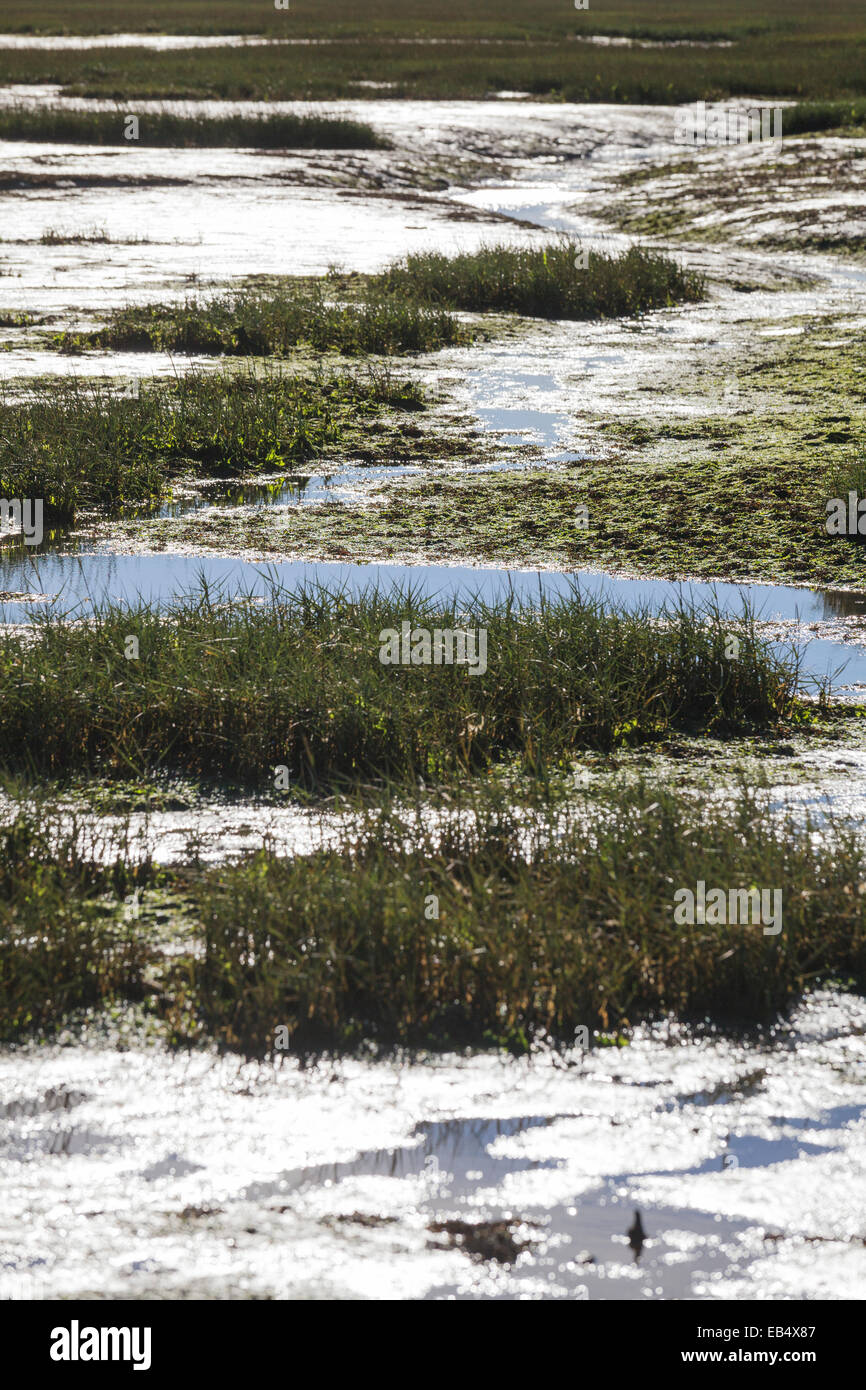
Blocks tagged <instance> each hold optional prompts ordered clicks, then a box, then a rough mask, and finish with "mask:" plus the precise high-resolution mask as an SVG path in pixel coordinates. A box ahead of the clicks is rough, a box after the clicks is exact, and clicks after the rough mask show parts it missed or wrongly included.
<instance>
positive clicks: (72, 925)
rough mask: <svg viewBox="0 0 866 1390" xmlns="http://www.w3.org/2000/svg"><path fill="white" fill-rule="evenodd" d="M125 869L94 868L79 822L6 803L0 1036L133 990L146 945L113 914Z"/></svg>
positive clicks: (0, 862) (139, 986) (48, 1024)
mask: <svg viewBox="0 0 866 1390" xmlns="http://www.w3.org/2000/svg"><path fill="white" fill-rule="evenodd" d="M127 879H128V874H127V870H126V869H125V867H124V865H123V863H122V861H121V860H117V861H116V862H115V864H114V866H113V867H112V868H110V869H103V868H99V867H98V866H96V865H95V864H93V863H92V862H91V861H90V860H88V859H87V858H86V857H85V856H84V855H83V854H82V853H81V850H80V848H79V843H78V834H77V831H76V828H75V826H74V825H73V826H71V827H70V826H69V825H68V823H64V822H63V821H62V820H61V819H59V818H57V817H54V818H52V817H50V816H45V815H43V814H39V815H35V814H33V813H32V812H31V813H30V814H27V813H26V812H23V811H21V810H19V809H18V808H16V807H15V806H14V805H13V806H12V812H11V814H9V813H5V814H4V823H3V824H2V825H0V1039H2V1040H3V1041H6V1040H8V1039H10V1038H14V1037H16V1036H18V1035H19V1034H21V1033H23V1032H27V1031H30V1030H33V1029H38V1028H41V1029H50V1028H53V1027H55V1026H56V1025H57V1024H58V1023H59V1022H60V1021H61V1020H62V1019H63V1018H64V1017H65V1016H66V1015H67V1014H68V1013H69V1012H70V1011H71V1010H74V1009H80V1008H85V1007H89V1006H91V1005H101V1004H105V1003H107V1002H108V1001H109V1000H111V999H114V998H116V997H123V998H126V999H139V998H141V997H142V994H143V991H144V971H145V967H146V965H147V962H148V959H149V957H150V951H149V949H148V947H147V946H146V945H145V944H144V943H143V942H142V941H140V940H139V939H137V936H136V933H135V931H134V930H133V929H132V927H131V926H128V925H126V924H125V923H124V922H123V921H122V920H120V919H119V917H118V913H117V901H118V896H121V897H122V896H123V893H124V892H125V890H126V885H127Z"/></svg>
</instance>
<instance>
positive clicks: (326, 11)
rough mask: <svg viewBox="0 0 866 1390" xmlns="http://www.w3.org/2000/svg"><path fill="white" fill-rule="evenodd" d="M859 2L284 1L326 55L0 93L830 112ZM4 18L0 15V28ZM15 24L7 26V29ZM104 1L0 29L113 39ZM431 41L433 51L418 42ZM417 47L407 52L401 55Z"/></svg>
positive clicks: (162, 64) (227, 7)
mask: <svg viewBox="0 0 866 1390" xmlns="http://www.w3.org/2000/svg"><path fill="white" fill-rule="evenodd" d="M862 8H863V7H862V0H834V4H833V5H832V6H824V7H820V6H815V5H807V4H805V3H800V4H796V5H795V4H792V3H791V0H764V2H763V4H762V5H761V11H760V14H759V15H758V14H756V11H755V6H754V3H753V0H725V3H724V5H722V6H720V7H713V9H712V12H710V11H709V10H708V6H707V4H706V3H705V0H700V2H699V0H653V4H652V5H651V6H649V5H647V3H646V0H616V3H613V2H612V0H608V2H607V3H605V5H604V6H595V5H593V6H591V7H590V9H589V10H587V11H582V12H581V11H575V10H574V8H573V5H571V4H564V3H563V0H535V3H533V5H532V6H527V5H526V4H525V3H520V2H519V0H479V3H477V4H475V5H473V7H472V10H471V12H469V11H467V8H466V6H465V4H463V5H460V4H458V3H457V0H435V3H433V0H413V3H412V4H406V3H398V0H371V3H370V4H368V5H367V6H365V7H364V10H363V13H361V12H360V11H359V9H358V7H357V5H354V6H352V5H349V3H348V0H329V3H328V4H327V5H325V6H323V5H321V4H319V3H314V0H292V6H291V29H292V34H293V35H296V36H307V37H325V38H329V39H332V40H336V41H337V42H332V43H329V44H325V45H321V46H316V47H313V48H307V47H291V46H288V47H283V48H249V49H243V48H224V49H210V50H198V51H189V52H148V51H146V50H143V49H123V50H115V51H112V50H101V51H95V52H79V53H75V52H61V51H55V52H38V51H30V52H28V51H27V50H16V51H11V52H7V53H2V52H0V82H2V83H4V84H9V83H13V82H15V83H24V82H27V83H61V84H72V87H73V90H74V91H75V93H76V94H77V95H91V96H102V97H106V96H107V97H109V98H118V97H121V98H122V99H123V100H128V99H129V98H131V97H133V96H139V97H150V98H157V99H158V98H165V97H224V98H227V99H232V100H234V99H240V100H249V99H260V100H265V101H275V100H289V99H297V98H311V99H313V100H318V99H322V98H332V97H340V98H346V97H349V98H357V97H365V96H367V97H373V98H376V97H378V96H380V92H379V91H377V90H376V89H375V88H368V87H364V86H362V85H360V84H361V83H364V82H368V81H371V80H372V81H374V82H387V83H390V84H393V85H392V86H390V87H389V89H388V96H389V97H392V96H394V97H413V98H429V99H440V100H441V99H443V98H446V99H447V98H458V99H468V98H479V97H480V98H484V97H489V96H490V95H492V94H493V93H495V92H497V91H501V90H502V89H503V88H508V89H510V90H512V91H514V90H518V91H525V92H530V93H531V94H533V95H535V96H538V97H540V98H542V99H550V98H553V99H554V100H566V101H601V102H638V103H644V102H662V103H665V104H667V103H676V102H683V101H694V100H696V99H697V98H698V97H703V98H704V99H706V100H719V99H724V98H726V97H738V96H755V95H758V94H760V95H762V96H764V97H767V98H769V97H772V96H776V97H785V96H792V95H801V96H804V97H813V98H818V99H832V98H837V97H839V96H840V95H843V96H847V95H849V94H851V95H855V94H863V92H864V70H863V62H862V47H861V45H862V39H863V34H864V31H863V15H862ZM7 10H8V11H9V13H8V14H7V13H6V12H7ZM286 20H287V16H286V14H285V13H283V12H280V11H276V12H275V11H274V9H273V7H272V6H256V7H253V8H251V7H250V6H249V4H247V5H241V4H240V3H228V4H217V2H216V0H213V3H210V4H208V6H206V7H202V5H201V3H200V2H199V3H193V2H192V0H187V3H186V4H185V5H176V4H173V5H171V6H169V5H159V4H157V3H153V2H152V3H148V4H147V5H146V6H145V7H144V8H142V7H141V6H139V7H137V10H136V20H135V25H136V28H139V27H140V28H142V29H145V28H147V29H152V30H157V31H160V30H166V31H169V32H171V31H173V32H180V33H196V32H199V33H200V32H207V33H214V32H223V33H226V32H230V33H245V32H256V33H270V34H272V35H274V36H277V37H283V36H284V35H285V33H286ZM16 21H17V22H16ZM128 24H129V19H128V17H127V19H126V21H124V19H123V17H119V12H118V10H117V9H116V7H110V6H108V5H107V4H106V3H105V0H95V3H94V2H93V0H77V3H76V5H75V7H74V11H73V10H72V9H71V8H70V6H69V4H68V0H67V3H65V4H63V3H62V0H38V4H36V5H33V4H28V5H26V6H25V5H24V4H22V3H20V0H16V3H8V4H6V5H4V20H3V25H4V27H6V26H9V27H15V28H22V27H23V28H27V29H33V28H39V29H43V30H44V31H45V32H55V33H56V32H61V33H63V32H69V31H70V30H72V29H78V30H84V31H90V32H92V31H94V30H96V31H97V32H98V31H99V30H100V29H107V30H112V29H116V28H117V27H118V26H120V27H126V26H128ZM598 33H601V34H610V35H622V36H628V37H639V38H650V39H654V40H656V41H659V40H662V41H663V40H665V39H668V40H682V39H693V40H710V41H712V40H716V39H728V40H733V41H734V46H733V47H731V48H688V47H684V48H664V47H660V48H639V47H636V48H621V47H611V48H600V47H597V46H595V45H592V44H584V43H575V42H572V41H571V40H572V39H574V38H575V37H576V36H577V35H587V34H598ZM431 38H433V39H438V40H440V41H441V40H443V39H444V40H445V41H446V43H447V48H443V47H442V46H441V43H440V44H436V43H434V44H430V43H425V42H424V40H425V39H428V40H429V39H431ZM413 40H420V42H412V41H413Z"/></svg>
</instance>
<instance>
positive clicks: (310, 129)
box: [0, 105, 389, 150]
mask: <svg viewBox="0 0 866 1390" xmlns="http://www.w3.org/2000/svg"><path fill="white" fill-rule="evenodd" d="M129 114H130V113H129V112H127V111H126V110H125V109H124V108H122V107H119V106H118V107H117V109H116V110H114V111H102V110H100V111H92V110H83V111H77V110H72V109H69V108H67V107H59V106H58V107H49V106H39V107H30V106H23V105H16V106H4V107H2V108H0V140H28V141H34V142H35V141H44V142H46V143H49V144H58V145H72V144H74V145H127V146H129V145H130V143H132V141H134V144H135V145H136V146H139V145H141V146H149V145H162V146H173V147H175V148H179V147H183V146H195V147H199V148H201V147H217V146H221V147H227V148H232V149H243V148H247V149H259V150H285V149H306V150H315V149H320V150H326V149H327V150H378V149H387V148H388V147H389V142H388V141H387V140H386V139H385V138H384V136H381V135H379V134H377V132H376V131H375V130H373V128H372V126H369V125H365V124H364V123H363V122H362V121H351V120H347V119H345V118H344V117H336V116H298V115H293V114H291V113H283V112H278V113H272V114H268V115H263V116H242V115H231V116H199V115H178V113H177V112H175V111H147V112H142V113H141V115H140V116H138V117H136V120H137V122H138V124H137V126H136V127H135V135H134V136H132V137H131V138H130V137H128V136H127V135H126V133H125V132H126V130H127V129H129V127H128V126H127V121H128V119H129Z"/></svg>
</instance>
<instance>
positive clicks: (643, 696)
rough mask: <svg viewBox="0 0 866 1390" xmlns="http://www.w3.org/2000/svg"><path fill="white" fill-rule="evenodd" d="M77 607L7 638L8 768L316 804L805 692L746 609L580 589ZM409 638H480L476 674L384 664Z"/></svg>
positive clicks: (770, 721) (765, 718)
mask: <svg viewBox="0 0 866 1390" xmlns="http://www.w3.org/2000/svg"><path fill="white" fill-rule="evenodd" d="M229 598H232V599H233V601H231V602H229ZM86 613H87V618H88V620H87V622H85V623H79V624H72V625H70V624H69V623H68V622H67V621H65V620H64V618H63V615H62V614H61V613H60V612H58V611H57V610H56V609H55V608H53V607H49V608H47V609H45V610H44V611H42V612H40V613H38V614H35V615H34V627H35V640H31V639H30V637H29V636H22V635H21V634H20V633H18V632H12V631H9V630H6V631H3V632H2V633H0V707H2V710H3V718H2V722H0V765H4V766H6V767H7V768H9V769H18V770H25V769H33V770H36V771H38V772H41V773H45V774H49V775H53V776H60V775H63V774H64V773H71V772H73V771H76V770H85V771H86V770H90V771H93V772H105V773H109V774H110V773H115V774H119V775H124V776H125V775H130V774H132V775H142V774H143V773H144V772H145V771H147V770H148V769H150V770H154V769H163V770H167V769H175V770H178V771H183V772H185V773H187V774H190V775H193V776H218V777H222V778H228V779H232V780H235V781H237V782H240V783H243V784H246V785H247V786H252V787H254V788H258V789H259V790H260V791H261V792H263V793H265V792H268V791H270V790H272V789H273V786H274V769H275V767H278V766H284V767H285V768H286V769H287V777H288V778H289V779H290V782H291V785H292V786H294V787H296V788H303V789H309V790H314V791H321V790H326V789H328V788H329V787H333V786H340V785H357V784H359V783H363V782H368V781H371V780H382V779H391V780H394V781H398V780H404V781H406V782H408V783H415V782H416V781H417V780H418V779H422V780H424V781H425V782H426V781H433V782H435V781H439V780H441V779H443V778H447V777H448V776H453V775H460V774H461V773H463V772H465V771H467V770H469V769H484V768H488V767H490V766H492V765H494V764H495V763H497V762H499V761H502V760H506V759H512V758H516V759H517V760H518V762H519V763H520V765H521V766H523V767H524V768H525V769H526V770H527V771H528V772H530V773H532V774H534V775H536V776H540V777H545V776H547V775H548V773H549V771H550V769H551V768H552V767H554V766H556V765H557V764H561V763H562V761H563V759H566V758H567V757H568V756H569V755H570V753H571V751H572V750H573V749H575V748H587V747H590V748H611V747H614V746H616V745H618V744H621V743H629V742H640V741H642V740H647V739H653V738H657V737H659V736H661V735H663V734H665V733H667V732H669V731H670V730H671V729H674V728H693V729H703V730H715V731H718V732H725V731H732V730H735V729H740V728H743V727H747V726H751V725H756V726H757V725H762V726H764V727H767V726H773V725H775V724H776V723H778V722H779V721H780V720H782V719H784V718H785V717H787V716H789V715H790V714H791V712H792V708H793V701H794V695H795V686H796V669H795V665H794V663H793V662H792V661H790V660H787V659H784V658H782V657H780V656H778V655H776V654H774V653H773V652H772V651H771V649H770V648H769V647H768V646H767V644H766V643H764V642H763V641H762V640H761V639H759V638H758V637H757V635H756V633H755V631H754V629H753V626H752V623H751V619H750V618H749V616H748V615H745V616H744V617H743V618H742V619H741V620H739V621H737V622H735V623H732V622H731V621H730V620H729V619H724V620H723V619H722V617H721V615H720V614H718V613H716V612H715V611H713V610H710V609H707V610H698V609H690V608H688V607H685V606H683V607H681V608H679V609H677V610H671V611H670V612H669V613H668V614H667V616H666V618H665V620H664V621H661V622H654V621H651V620H650V618H649V615H648V613H636V614H625V613H619V612H616V611H611V610H608V609H604V608H603V607H602V606H601V605H599V604H597V603H595V602H593V601H591V600H589V599H585V598H583V597H582V596H581V595H580V594H579V592H578V591H576V590H575V592H574V593H572V594H571V595H570V596H568V597H566V598H562V599H557V600H549V599H541V598H539V601H538V605H537V606H530V605H527V604H526V603H521V602H518V600H517V599H516V598H509V599H507V600H503V601H501V602H496V603H493V604H485V603H482V602H480V601H474V602H473V603H472V605H471V609H470V610H469V611H467V609H466V607H465V605H464V606H461V605H459V604H458V602H457V601H456V600H455V601H454V602H453V603H451V604H450V605H442V604H436V603H434V602H433V601H432V600H424V599H422V598H420V597H419V596H418V595H416V594H413V593H412V592H411V591H410V590H406V591H401V590H395V591H393V592H391V593H381V592H378V591H377V590H375V589H370V590H365V591H363V592H362V593H361V594H360V595H359V596H357V597H352V596H351V595H350V594H348V593H345V592H342V591H335V590H328V589H326V588H309V589H299V590H296V591H286V590H282V589H280V588H278V587H277V586H276V584H274V585H272V586H271V591H270V595H269V596H268V597H266V598H265V599H258V600H255V599H248V600H247V601H243V598H242V597H241V596H238V595H234V596H231V595H228V594H226V593H225V592H220V591H214V590H212V589H208V588H207V587H206V586H204V585H203V587H202V589H201V591H200V592H198V593H196V594H193V595H191V596H189V597H188V598H187V599H186V600H184V601H182V602H179V603H178V605H177V606H175V607H174V608H173V609H171V610H169V611H168V612H157V611H156V610H155V609H153V608H151V607H148V606H147V605H144V604H140V605H139V606H138V607H133V608H131V609H127V608H124V607H116V606H111V605H108V604H106V605H103V606H101V607H100V606H98V605H90V604H88V606H87V610H86ZM404 624H408V627H405V628H404ZM416 629H426V630H428V632H434V631H435V630H436V629H439V630H449V631H452V632H459V631H463V632H466V631H467V630H468V631H469V632H474V633H476V637H475V638H473V641H476V640H477V643H478V645H477V646H475V647H473V648H472V649H471V651H470V652H469V661H470V662H472V661H475V663H476V666H477V668H478V669H476V670H475V671H472V672H471V673H470V669H469V666H468V664H467V663H466V660H465V656H466V654H465V653H464V664H462V665H461V664H457V663H456V662H455V661H454V657H453V655H452V658H451V660H452V663H453V664H435V663H434V664H432V665H431V664H408V665H404V664H396V665H394V664H383V662H382V661H381V660H380V654H381V650H382V644H383V642H385V640H386V639H385V637H383V636H382V634H383V632H385V631H386V630H395V631H396V632H398V633H402V632H404V631H405V632H406V633H409V632H411V631H415V630H416ZM479 629H481V630H483V631H484V633H485V634H486V636H485V639H484V640H485V644H486V647H485V660H484V664H483V668H482V663H481V661H480V660H476V657H478V656H479V654H480V640H481V639H480V637H477V633H478V630H479ZM732 635H735V636H736V637H737V639H738V641H739V644H740V646H739V655H738V657H737V659H736V660H731V659H729V658H728V657H726V651H727V652H729V651H730V650H731V647H730V639H731V636H732ZM130 637H134V638H135V641H136V648H135V650H136V651H137V652H138V653H139V655H138V657H137V658H136V659H134V660H130V659H128V658H127V655H126V653H127V651H128V645H127V644H128V640H129V638H130ZM472 651H474V652H475V653H476V656H475V657H473V656H472ZM422 655H423V652H422ZM407 659H408V658H407ZM425 660H426V659H425Z"/></svg>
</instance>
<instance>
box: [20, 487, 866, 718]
mask: <svg viewBox="0 0 866 1390" xmlns="http://www.w3.org/2000/svg"><path fill="white" fill-rule="evenodd" d="M359 471H360V470H359ZM201 578H205V579H206V580H207V581H208V583H209V584H211V585H219V584H222V585H225V586H227V590H228V592H230V593H231V592H235V591H238V590H242V591H243V592H245V593H250V594H258V595H265V594H267V593H268V592H269V591H270V590H271V588H272V586H273V584H274V583H275V582H276V583H277V584H279V585H281V586H283V587H284V588H286V589H288V590H293V589H296V588H299V587H301V586H303V585H326V586H328V587H331V588H343V589H346V590H348V591H349V592H352V593H357V592H360V591H361V590H363V589H366V588H369V587H373V586H378V587H380V588H384V589H386V590H387V589H388V588H390V587H391V586H392V585H399V586H403V587H408V586H410V585H411V586H412V587H414V588H416V589H417V590H419V591H420V592H422V593H424V594H426V595H438V596H441V597H442V598H443V599H446V600H447V599H448V598H449V597H452V596H459V597H460V598H462V599H463V600H465V601H466V602H467V603H468V602H470V601H471V600H472V599H474V598H477V599H480V600H482V601H483V602H488V603H489V602H494V601H496V600H497V599H502V598H504V597H505V596H507V595H508V594H509V593H513V594H515V595H516V596H518V597H520V598H521V599H524V600H527V601H532V600H534V599H536V598H537V597H539V596H540V595H541V594H545V595H547V596H550V597H553V596H556V595H567V594H569V593H571V592H572V591H573V589H574V588H575V586H576V587H577V588H578V590H579V592H580V593H581V594H582V595H584V596H585V597H586V598H591V599H594V600H598V601H602V602H604V603H606V604H613V605H616V606H617V607H621V608H623V609H624V610H625V611H626V612H636V611H644V610H649V611H651V612H655V613H658V612H660V611H661V610H662V609H664V608H665V607H667V608H670V607H676V606H677V605H679V604H681V603H685V604H688V605H695V604H697V605H702V604H704V605H705V604H714V605H717V606H718V608H719V610H720V611H721V612H722V613H723V614H727V615H730V616H731V617H732V618H736V617H741V616H742V614H743V612H744V607H745V605H746V603H748V604H749V605H751V606H752V608H753V610H754V612H755V615H756V616H757V617H758V618H760V619H761V620H763V621H767V622H769V621H772V620H783V621H787V622H791V623H796V624H797V625H798V626H805V625H808V624H810V623H815V622H822V621H826V620H829V619H831V618H833V617H835V616H836V615H837V614H838V611H839V606H840V603H841V604H842V605H843V606H844V607H845V608H847V610H848V611H849V612H854V613H863V612H864V611H866V595H858V594H850V595H847V596H844V598H843V597H840V595H839V594H837V593H835V592H834V593H827V592H824V591H821V590H812V589H805V588H803V589H801V588H795V587H793V586H784V585H772V584H725V583H715V584H711V583H698V582H696V581H690V582H683V583H682V584H676V583H674V582H671V581H668V580H657V579H631V578H622V577H619V576H615V575H610V574H607V573H605V572H604V571H600V570H589V569H581V570H574V571H571V572H562V571H558V570H519V569H491V568H484V567H480V566H479V567H478V568H473V567H470V566H466V565H394V564H352V563H343V562H339V561H307V560H286V561H277V562H273V563H267V564H265V563H255V562H253V561H244V560H240V559H237V558H234V557H232V556H223V555H219V556H217V555H210V556H208V555H168V554H161V553H160V554H155V555H112V554H107V553H103V552H100V551H95V552H93V551H85V550H82V551H81V552H80V553H71V554H60V553H48V554H35V555H33V556H32V557H27V556H24V557H22V556H21V552H20V551H19V552H18V553H17V554H15V555H9V554H7V555H6V556H4V558H3V559H2V561H0V590H2V591H3V592H5V593H12V594H16V595H18V594H27V593H29V594H38V595H40V596H42V595H44V596H48V597H50V598H51V600H52V601H53V602H55V603H56V605H57V607H58V609H59V610H60V611H62V612H65V613H69V614H70V615H75V616H81V615H82V614H86V613H87V611H88V607H89V606H91V605H93V604H99V603H102V602H105V601H107V600H110V601H111V602H113V603H124V604H133V605H134V604H135V603H136V602H137V601H138V600H139V599H141V600H143V601H144V602H147V603H151V604H155V605H158V606H166V605H168V604H170V603H171V602H172V600H173V599H175V598H176V597H177V595H178V594H180V593H189V592H191V591H193V590H195V589H196V588H197V587H198V584H199V581H200V579H201ZM32 615H33V609H32V604H31V603H30V602H28V601H27V600H26V599H20V598H13V599H7V600H5V601H4V602H3V603H2V607H0V621H2V622H7V623H9V622H13V623H27V622H29V621H30V620H31V619H32ZM784 645H785V644H784V643H782V644H780V646H784ZM798 650H799V653H800V656H801V663H802V671H803V675H804V677H805V678H806V683H807V684H808V682H809V681H812V680H815V679H821V678H823V677H825V676H827V675H829V674H831V673H833V672H834V671H836V669H837V668H838V667H839V666H840V665H841V664H843V663H844V668H845V669H844V671H843V672H842V673H841V674H839V675H838V676H837V678H836V681H835V684H838V685H841V686H845V687H852V688H853V687H855V686H857V685H859V684H861V683H866V648H863V647H860V646H857V645H854V644H853V643H846V642H845V641H841V640H840V641H831V640H827V639H825V638H821V637H814V638H807V639H806V640H805V641H801V642H800V644H799V645H798ZM849 693H852V694H854V695H858V694H859V695H860V696H862V692H858V691H856V690H854V689H852V690H851V691H850V692H849Z"/></svg>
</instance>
